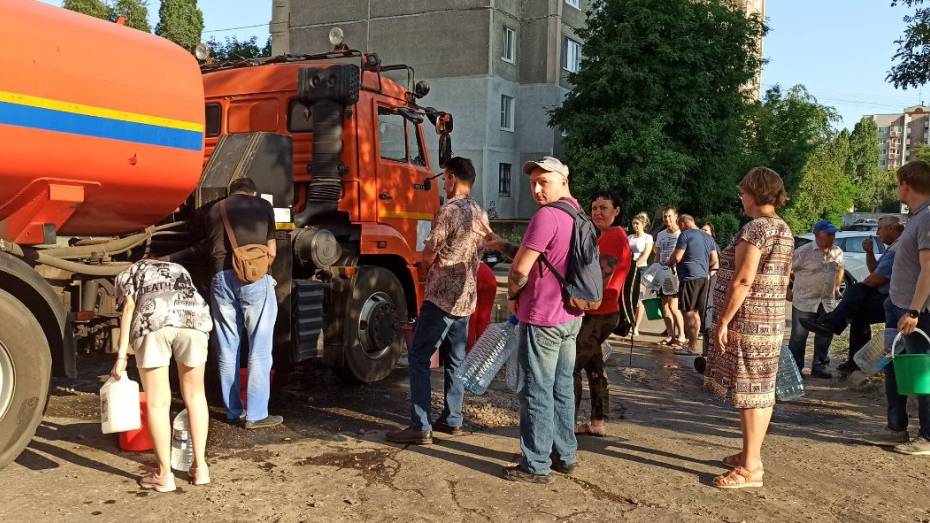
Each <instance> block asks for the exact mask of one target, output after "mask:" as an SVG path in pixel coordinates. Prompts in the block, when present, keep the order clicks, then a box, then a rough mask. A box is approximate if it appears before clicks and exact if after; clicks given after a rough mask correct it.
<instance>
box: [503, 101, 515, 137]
mask: <svg viewBox="0 0 930 523" xmlns="http://www.w3.org/2000/svg"><path fill="white" fill-rule="evenodd" d="M501 129H503V130H504V131H510V132H513V96H507V95H506V94H502V95H501Z"/></svg>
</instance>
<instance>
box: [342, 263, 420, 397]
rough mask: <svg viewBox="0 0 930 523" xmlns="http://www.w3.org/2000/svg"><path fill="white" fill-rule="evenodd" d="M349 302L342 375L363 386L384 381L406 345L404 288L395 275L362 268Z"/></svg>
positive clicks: (368, 267)
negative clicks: (363, 384)
mask: <svg viewBox="0 0 930 523" xmlns="http://www.w3.org/2000/svg"><path fill="white" fill-rule="evenodd" d="M348 299H349V304H348V305H349V306H348V308H347V312H348V315H347V318H346V325H345V331H344V335H345V340H346V342H345V343H346V344H345V347H344V357H343V366H342V368H340V369H339V371H340V374H341V375H342V376H343V377H344V378H347V379H348V380H350V381H355V382H360V383H373V382H376V381H379V380H383V379H384V378H386V377H387V376H388V374H390V373H391V371H392V370H393V369H394V366H395V365H396V364H397V360H398V359H399V358H400V355H401V354H402V353H403V351H404V347H405V344H406V342H405V341H404V333H403V329H402V325H403V324H404V323H405V322H406V321H407V300H406V298H405V296H404V288H403V286H402V285H401V284H400V280H398V279H397V276H394V273H392V272H391V271H389V270H387V269H385V268H383V267H375V266H362V267H359V269H358V274H357V275H356V278H355V286H354V288H353V289H352V294H351V295H350V296H349V298H348Z"/></svg>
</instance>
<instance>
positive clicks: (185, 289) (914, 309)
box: [112, 156, 930, 492]
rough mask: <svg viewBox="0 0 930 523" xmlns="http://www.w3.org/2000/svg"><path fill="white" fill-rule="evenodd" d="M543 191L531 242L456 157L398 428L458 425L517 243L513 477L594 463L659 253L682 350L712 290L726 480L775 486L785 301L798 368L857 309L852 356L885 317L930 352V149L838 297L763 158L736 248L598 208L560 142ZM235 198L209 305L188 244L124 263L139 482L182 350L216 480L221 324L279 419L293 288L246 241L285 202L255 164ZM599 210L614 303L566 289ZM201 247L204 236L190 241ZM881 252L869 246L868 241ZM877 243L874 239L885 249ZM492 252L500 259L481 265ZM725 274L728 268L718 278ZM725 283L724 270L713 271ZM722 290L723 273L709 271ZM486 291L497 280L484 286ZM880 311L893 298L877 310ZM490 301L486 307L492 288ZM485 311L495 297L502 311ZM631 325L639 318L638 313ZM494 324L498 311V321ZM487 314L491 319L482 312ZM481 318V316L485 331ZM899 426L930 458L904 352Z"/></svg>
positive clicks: (904, 174) (687, 228) (691, 347)
mask: <svg viewBox="0 0 930 523" xmlns="http://www.w3.org/2000/svg"><path fill="white" fill-rule="evenodd" d="M523 172H524V174H525V175H526V176H527V178H528V181H529V185H530V187H531V190H532V194H533V197H534V198H535V200H536V202H537V203H538V204H539V205H540V208H539V210H538V211H537V212H536V213H535V214H534V215H533V217H532V219H531V220H530V222H529V224H528V227H527V230H526V233H525V235H524V237H523V239H522V241H521V242H520V244H519V245H514V244H511V243H508V242H506V241H504V240H503V239H502V238H500V237H499V236H497V235H496V234H495V233H494V232H493V231H492V229H491V226H490V223H489V221H488V217H487V214H486V213H485V212H484V211H483V210H482V209H481V207H480V206H479V205H478V203H477V202H476V201H475V200H474V199H473V198H472V196H471V190H472V186H473V184H474V182H475V178H476V173H475V169H474V166H473V165H472V163H471V161H470V160H468V159H465V158H461V157H455V158H452V159H450V160H449V161H448V162H447V164H446V165H445V169H444V172H443V176H444V178H443V189H444V192H445V195H446V201H445V203H444V205H442V207H441V208H440V209H439V211H438V212H437V214H436V217H435V219H434V222H433V226H432V228H431V232H430V234H429V236H428V238H427V239H426V241H425V249H424V255H423V257H424V262H425V266H426V267H427V274H426V286H425V292H424V302H423V305H422V307H421V309H420V311H419V314H418V321H417V324H416V330H415V333H414V337H413V343H412V346H411V347H410V350H409V377H410V423H409V425H408V426H407V427H406V428H403V429H401V430H396V431H391V432H389V433H387V435H386V437H387V439H388V440H389V441H392V442H396V443H401V444H415V445H425V444H430V443H432V442H433V432H434V431H437V432H443V433H446V434H450V435H457V434H461V433H462V431H463V429H462V426H463V422H464V417H463V413H462V404H463V400H464V386H463V383H462V382H461V380H460V379H459V378H457V377H456V370H457V368H458V366H459V365H461V363H462V362H463V361H464V359H465V355H466V351H467V346H468V345H469V317H470V316H472V315H473V314H474V313H475V311H476V309H477V308H478V302H479V294H480V295H482V296H484V298H482V299H483V300H484V301H485V302H486V301H487V298H488V297H489V296H491V292H490V289H493V287H492V285H491V283H490V278H492V277H493V274H492V273H490V272H489V271H484V274H483V275H481V276H479V275H480V274H481V268H482V266H481V263H480V259H481V254H482V251H483V249H485V248H487V249H494V250H498V251H500V252H502V253H503V254H505V255H506V256H507V257H509V258H510V259H511V260H512V263H511V268H510V273H509V275H508V280H507V281H508V283H507V301H508V304H509V310H510V312H511V313H512V314H513V315H515V317H516V319H517V320H518V322H519V323H518V329H517V332H518V343H517V349H516V350H517V351H518V352H517V359H518V362H519V367H520V370H521V372H522V376H523V378H522V380H523V381H522V387H521V388H520V393H519V394H520V447H521V450H522V456H521V459H520V460H519V463H517V464H516V465H514V466H509V467H505V468H504V470H503V476H504V478H505V479H508V480H512V481H525V482H530V483H548V482H549V481H550V480H551V473H552V471H555V472H559V473H563V474H570V473H572V472H573V471H574V470H575V468H576V467H577V465H578V459H577V439H576V436H578V435H590V436H604V435H606V434H607V425H606V422H607V420H608V417H609V412H610V408H609V401H610V399H609V393H608V382H607V375H606V372H605V365H604V355H603V353H602V345H603V343H604V342H605V341H606V340H607V338H608V337H609V336H610V334H611V333H612V331H613V330H614V329H615V328H617V326H618V323H619V322H620V319H621V318H620V317H621V311H620V307H619V300H620V296H621V293H622V288H623V286H624V282H625V281H626V280H627V275H628V273H629V272H630V271H631V270H633V268H634V267H644V266H646V265H647V264H648V262H649V259H650V256H651V255H653V252H654V257H655V258H656V259H657V260H658V263H660V264H662V265H663V266H665V267H668V268H669V270H671V271H673V273H674V274H675V275H676V276H675V277H676V278H677V279H678V293H677V294H672V293H668V294H666V295H663V296H662V303H663V307H664V309H665V310H666V311H667V314H666V315H665V319H666V322H665V325H666V334H667V338H666V339H665V340H664V342H665V343H666V344H667V345H672V346H674V347H676V348H678V349H679V350H680V352H681V353H682V354H687V355H695V354H697V353H698V351H697V348H696V343H697V338H698V336H699V333H700V331H701V321H702V317H703V311H704V308H705V302H706V301H708V300H709V301H710V302H711V304H712V311H713V315H712V329H711V330H712V336H711V337H710V339H709V340H708V341H709V347H710V349H709V352H708V354H707V355H706V356H707V361H706V368H705V370H704V387H705V389H707V390H708V391H709V392H711V393H712V394H713V395H714V396H715V397H717V398H718V399H720V400H721V401H724V402H729V403H730V404H731V405H732V406H733V407H735V408H736V409H737V410H738V411H739V418H740V428H741V432H742V435H743V438H742V440H743V446H742V449H741V452H739V453H737V454H734V455H731V456H726V457H724V458H723V459H722V462H723V463H724V464H725V465H726V466H727V467H728V468H729V471H728V472H727V473H725V474H722V475H720V476H718V477H716V478H714V480H713V485H714V486H716V487H718V488H722V489H738V488H749V487H760V486H762V484H763V476H764V468H763V461H762V455H761V453H762V445H763V441H764V439H765V434H766V432H767V429H768V426H769V422H770V420H771V416H772V409H773V406H774V404H775V379H776V375H777V372H778V365H779V356H780V354H781V350H782V345H783V341H784V338H785V332H784V330H785V308H786V307H785V302H786V300H787V301H790V302H791V304H792V325H791V333H790V336H789V339H788V346H789V348H790V350H791V352H792V354H793V356H794V357H795V360H796V363H797V365H798V367H799V368H801V367H803V364H804V352H805V346H806V341H807V340H806V339H807V336H808V334H809V332H810V331H813V332H814V335H815V341H814V346H815V349H814V356H813V369H812V372H811V376H813V377H821V378H828V377H830V376H831V375H830V374H829V371H828V370H827V366H828V365H829V352H828V351H829V344H830V340H831V338H832V336H833V335H834V334H839V333H840V332H842V331H843V330H845V328H846V326H847V325H850V328H851V330H852V331H853V332H854V334H852V335H851V339H850V351H849V354H850V358H849V359H848V360H847V361H846V362H844V364H843V365H845V367H844V368H845V369H847V370H852V369H853V366H854V365H855V363H854V361H853V360H852V354H853V353H854V351H855V350H857V348H858V346H861V345H864V344H865V343H866V342H867V341H868V338H869V337H870V326H871V324H873V323H876V322H877V321H880V320H882V319H883V320H884V322H885V324H886V326H888V327H890V328H897V329H898V331H899V332H901V333H903V334H904V335H907V336H905V338H904V339H905V350H906V351H907V352H909V353H925V352H928V350H930V347H928V346H927V345H926V344H921V343H917V341H916V338H914V337H912V336H910V335H911V334H912V333H913V332H914V331H915V329H918V328H919V329H922V330H924V331H928V332H930V312H928V307H927V303H928V301H930V211H928V210H927V208H928V205H930V164H927V163H925V162H922V161H913V162H910V163H908V164H906V165H905V166H904V167H902V168H901V169H900V170H899V171H898V194H899V196H900V199H901V201H902V202H903V203H905V204H907V205H908V207H909V208H910V209H911V212H910V215H909V218H910V219H909V221H908V224H907V227H904V226H903V225H902V224H901V223H900V220H898V219H897V218H892V217H887V218H883V219H882V220H881V222H880V224H879V231H878V233H879V239H880V241H882V242H883V243H884V244H886V245H888V246H889V247H888V249H887V250H886V252H885V253H884V256H883V257H882V258H881V260H877V259H875V257H874V255H873V256H872V257H871V258H868V259H867V263H868V265H869V269H870V271H871V274H870V275H869V277H868V278H867V279H866V280H865V281H863V282H862V283H860V284H856V285H853V286H852V287H851V288H850V289H849V290H847V292H846V293H845V295H842V296H841V293H840V292H839V291H840V285H841V283H842V281H843V275H844V262H843V252H842V250H840V249H839V248H838V247H836V246H835V245H834V239H835V235H836V232H837V231H836V228H835V226H833V224H831V223H830V222H828V221H826V220H822V221H820V222H818V223H817V224H815V226H814V228H813V234H814V241H813V242H810V243H808V244H806V245H803V246H801V247H799V248H798V249H795V248H794V237H793V234H792V232H791V230H790V228H789V227H788V225H787V224H786V223H785V221H784V220H783V219H782V218H781V217H780V216H779V215H778V209H779V208H780V207H782V206H783V205H784V204H785V203H786V201H787V194H786V192H785V188H784V184H783V182H782V180H781V178H780V176H779V175H778V174H777V173H775V172H774V171H772V170H771V169H767V168H764V167H757V168H753V169H752V170H750V171H749V172H748V173H747V174H746V176H745V177H744V178H743V179H742V180H741V181H740V183H739V193H740V202H741V205H742V207H743V210H744V212H745V214H746V215H747V216H748V217H749V218H750V220H749V222H748V223H746V224H745V225H744V226H743V227H742V228H741V229H740V230H739V232H738V233H737V234H736V235H735V236H734V238H733V240H732V242H731V243H729V245H727V247H726V248H724V249H722V250H721V249H720V248H719V247H718V246H717V243H716V241H715V239H714V237H713V235H714V230H713V226H712V225H711V224H709V223H708V224H704V226H703V227H702V228H700V229H699V228H698V227H697V224H696V222H695V220H694V218H693V217H692V216H690V215H688V214H681V215H679V214H678V212H677V209H675V208H672V207H669V208H666V209H664V210H663V215H662V216H663V221H664V228H663V229H662V230H661V231H660V232H659V234H658V238H657V239H656V241H655V242H653V241H652V237H651V235H650V234H649V233H648V228H649V219H648V215H646V214H645V213H639V214H636V215H635V216H634V218H633V220H632V232H631V234H630V235H627V232H626V231H625V230H624V228H623V227H621V226H619V225H618V222H619V218H620V216H621V215H622V214H623V204H622V201H621V200H620V199H619V198H618V197H617V196H616V195H615V194H613V193H611V192H609V191H595V192H594V193H593V195H592V201H591V204H590V218H588V215H587V214H586V213H585V212H584V209H583V206H582V205H581V204H580V203H579V202H578V201H577V200H576V199H575V198H574V197H573V196H572V194H571V190H570V185H569V175H570V173H569V168H568V167H567V166H566V165H565V164H563V163H562V162H561V161H560V160H558V159H557V158H554V157H549V156H547V157H545V158H543V159H541V160H538V161H530V162H527V163H526V164H525V165H524V166H523ZM230 193H231V194H230V196H229V197H228V198H227V199H225V200H224V201H223V202H221V204H219V205H215V206H214V207H213V208H212V209H211V210H210V212H209V215H208V230H209V242H210V249H211V253H212V260H213V264H212V267H213V278H212V281H211V288H210V289H211V296H210V299H211V302H212V305H213V306H212V308H211V307H207V305H206V301H205V300H204V299H203V298H202V297H201V296H200V295H199V294H198V292H197V290H196V289H195V288H194V286H193V283H192V281H191V277H190V275H189V274H188V273H187V271H186V270H185V269H184V268H183V267H182V266H181V265H178V264H177V263H174V262H175V261H176V259H178V258H183V257H185V256H187V255H190V254H191V253H189V252H187V253H185V252H183V251H182V253H178V254H177V255H174V256H173V257H172V259H145V260H142V261H139V262H137V263H135V264H133V265H132V266H131V267H130V268H129V269H128V270H127V271H125V272H124V273H122V274H120V275H119V277H118V278H117V284H116V288H117V294H118V298H119V303H120V307H121V310H122V317H121V328H122V329H121V335H120V339H119V346H118V349H119V350H118V353H117V359H116V363H115V364H114V366H113V369H112V374H113V375H114V376H116V377H118V376H120V375H122V374H123V373H124V372H125V370H126V361H127V352H128V348H129V346H130V345H131V346H132V347H133V349H134V351H135V354H136V362H137V366H138V367H139V372H140V376H141V378H142V383H143V386H144V388H145V390H146V393H147V395H148V407H147V408H148V420H149V430H150V433H151V436H152V440H153V444H154V450H155V455H156V458H157V461H158V465H157V469H156V470H153V471H152V472H151V473H149V474H147V475H146V476H145V477H143V478H142V479H141V480H140V484H141V486H143V487H144V488H150V489H155V490H157V491H160V492H167V491H171V490H174V489H175V488H176V485H175V479H174V476H173V474H172V472H171V469H170V466H169V454H170V453H169V446H170V432H171V428H170V423H169V419H168V408H169V405H170V398H171V392H170V386H169V383H168V366H169V364H170V359H171V357H172V356H173V357H174V358H175V360H176V364H177V367H178V373H179V376H180V383H181V392H182V397H183V399H184V402H185V406H186V407H187V410H188V412H189V416H190V426H191V437H192V443H193V450H194V459H193V465H192V467H191V471H190V475H189V476H190V477H189V479H190V481H191V483H193V484H195V485H202V484H206V483H209V482H210V475H209V469H208V466H207V463H206V459H205V445H206V439H207V429H208V423H207V421H208V417H207V406H206V399H205V394H204V387H203V376H204V367H205V363H206V355H207V339H208V334H209V332H210V331H211V330H215V331H216V334H217V340H218V345H219V352H218V360H219V369H220V386H221V388H222V393H223V401H224V405H225V407H226V415H227V420H228V421H229V422H230V423H238V424H241V425H242V426H244V427H245V428H250V429H256V428H263V427H271V426H275V425H277V424H280V423H281V422H282V421H283V420H282V418H281V417H280V416H274V415H271V414H269V412H268V399H269V395H270V382H269V370H270V368H271V364H272V361H271V346H272V332H273V327H274V317H275V312H276V306H277V303H276V300H275V297H274V280H273V279H272V278H271V276H270V275H268V274H267V265H266V266H265V267H264V272H262V270H261V269H259V270H258V273H257V277H254V278H248V277H244V276H243V267H242V264H243V263H244V262H243V260H241V259H239V254H238V251H237V245H240V244H241V245H253V246H260V247H263V248H264V249H265V252H266V258H267V259H266V260H265V263H267V264H270V262H271V260H273V258H274V256H275V250H274V249H275V242H274V236H273V233H274V219H273V213H272V212H271V208H270V205H269V204H268V203H267V202H265V201H264V200H262V199H260V198H258V197H257V196H256V188H255V184H254V182H252V181H251V180H249V179H247V178H244V179H240V180H236V181H235V182H233V184H232V185H231V187H230ZM585 220H590V222H591V224H593V226H594V227H596V230H597V231H598V232H599V236H598V238H597V254H598V256H597V261H598V263H599V266H600V272H599V275H600V279H599V280H598V286H600V290H599V296H598V298H600V299H598V300H596V301H593V302H590V307H587V306H579V305H578V303H582V302H578V301H577V300H575V299H569V294H568V292H567V291H566V289H567V287H566V286H567V282H566V275H567V274H568V272H569V271H570V270H572V264H573V263H577V262H576V261H574V260H576V258H573V256H574V254H575V253H574V252H573V249H574V248H576V247H577V245H576V243H577V241H578V230H579V229H578V223H579V221H585ZM191 249H192V250H197V249H201V250H202V249H203V246H192V247H191ZM868 251H871V246H869V249H868ZM868 251H867V252H868ZM484 268H485V269H486V267H484ZM713 276H716V278H713ZM712 282H714V283H712ZM711 287H712V288H711ZM482 289H483V290H482ZM880 308H881V313H882V314H880V313H879V309H880ZM482 309H486V310H485V311H484V312H482V314H481V316H482V317H484V316H489V315H490V309H489V307H488V306H487V304H485V306H483V307H482ZM485 313H486V314H485ZM633 320H634V321H635V323H633V324H632V327H633V333H634V335H636V334H638V330H639V323H640V320H641V317H640V316H638V315H637V317H636V318H635V319H633ZM484 321H485V322H486V321H487V320H484ZM472 326H473V327H474V324H473V325H472ZM240 332H245V335H246V336H248V338H249V346H250V352H249V358H248V361H249V369H248V376H249V379H248V389H247V393H246V396H247V407H246V406H244V405H243V403H242V401H241V400H240V383H239V376H240V373H239V368H238V367H239V359H240V354H239V345H240V344H239V335H240V334H239V333H240ZM479 334H480V331H479V332H472V334H471V338H472V340H473V339H474V338H475V337H476V336H477V335H479ZM437 350H438V351H440V352H441V355H442V360H443V362H444V375H443V385H444V398H443V408H442V410H441V412H439V414H438V416H436V417H434V415H433V412H432V405H431V403H432V402H431V385H430V370H429V367H430V359H431V357H432V356H433V354H434V353H435V352H436V351H437ZM885 373H886V396H887V404H888V422H887V427H886V428H885V429H884V430H883V431H881V432H879V433H876V434H870V435H865V436H863V437H862V439H863V441H867V442H869V443H874V444H877V445H894V446H895V447H894V448H895V450H896V451H898V452H901V453H905V454H911V455H930V399H928V398H927V397H926V396H921V397H919V402H918V403H919V409H918V417H919V420H920V430H919V432H918V437H917V438H916V439H914V440H910V438H909V435H908V432H907V424H908V416H907V398H906V397H905V396H900V395H898V394H897V390H896V388H895V385H894V384H895V376H894V369H893V367H892V366H888V367H886V368H885ZM585 376H586V377H587V380H588V385H589V389H590V398H591V409H590V410H591V416H590V419H589V420H588V421H587V422H579V421H580V420H579V419H578V413H579V409H580V406H581V398H582V380H583V378H584V377H585Z"/></svg>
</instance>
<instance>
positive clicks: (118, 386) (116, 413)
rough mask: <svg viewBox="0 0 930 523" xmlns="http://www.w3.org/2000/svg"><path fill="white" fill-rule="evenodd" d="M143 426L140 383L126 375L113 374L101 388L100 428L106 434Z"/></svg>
mask: <svg viewBox="0 0 930 523" xmlns="http://www.w3.org/2000/svg"><path fill="white" fill-rule="evenodd" d="M141 426H142V420H141V417H140V411H139V384H138V383H136V382H135V381H132V380H131V379H129V378H128V377H127V376H126V373H125V372H124V373H123V374H121V375H120V378H119V379H118V380H116V379H113V377H112V376H111V377H110V379H108V380H107V382H106V383H104V384H103V387H101V388H100V428H101V429H102V430H103V433H104V434H112V433H114V432H126V431H127V430H137V429H138V428H139V427H141Z"/></svg>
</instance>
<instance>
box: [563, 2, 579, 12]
mask: <svg viewBox="0 0 930 523" xmlns="http://www.w3.org/2000/svg"><path fill="white" fill-rule="evenodd" d="M565 3H566V4H568V5H570V6H572V7H574V8H575V9H577V10H579V11H581V0H565Z"/></svg>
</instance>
